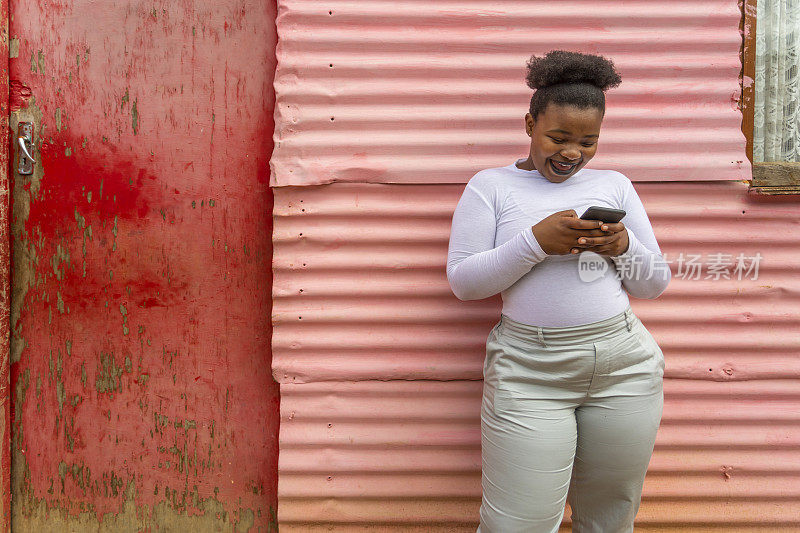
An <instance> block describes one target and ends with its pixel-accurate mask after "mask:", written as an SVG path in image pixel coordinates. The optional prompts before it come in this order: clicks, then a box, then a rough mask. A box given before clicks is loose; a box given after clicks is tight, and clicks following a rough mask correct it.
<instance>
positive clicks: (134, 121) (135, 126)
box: [131, 100, 139, 135]
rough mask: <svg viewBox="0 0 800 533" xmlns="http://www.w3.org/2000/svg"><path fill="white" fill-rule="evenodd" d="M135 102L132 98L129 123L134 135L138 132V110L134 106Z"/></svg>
mask: <svg viewBox="0 0 800 533" xmlns="http://www.w3.org/2000/svg"><path fill="white" fill-rule="evenodd" d="M137 102H138V101H137V100H134V101H133V107H132V108H131V125H132V126H133V134H134V135H137V134H138V133H139V110H138V108H137V106H136V104H137Z"/></svg>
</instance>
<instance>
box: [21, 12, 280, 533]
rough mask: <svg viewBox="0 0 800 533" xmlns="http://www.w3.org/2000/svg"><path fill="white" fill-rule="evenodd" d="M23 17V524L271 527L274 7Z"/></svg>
mask: <svg viewBox="0 0 800 533" xmlns="http://www.w3.org/2000/svg"><path fill="white" fill-rule="evenodd" d="M11 10H12V14H13V18H12V23H11V41H10V44H11V46H10V49H11V50H10V57H11V59H10V78H11V81H10V85H11V90H12V97H11V100H12V106H11V126H12V128H13V129H16V128H17V124H18V123H19V122H20V121H32V122H33V123H34V127H35V145H36V153H35V154H34V157H35V158H36V160H37V161H38V163H37V164H36V170H35V172H34V174H33V175H31V176H24V177H23V176H19V175H16V176H14V182H13V206H12V209H13V217H12V239H13V295H12V304H11V307H12V309H11V326H12V340H11V344H12V350H11V376H12V378H11V379H12V392H11V396H12V403H13V417H12V435H13V436H12V450H13V452H12V453H13V463H12V464H13V468H12V491H13V502H12V522H13V528H14V531H35V532H40V531H192V530H195V531H222V530H224V531H231V530H238V531H246V530H253V531H269V530H274V529H275V505H276V483H277V480H276V476H275V473H274V471H275V468H276V464H277V439H276V437H275V435H276V433H277V424H278V416H277V407H278V406H277V398H278V391H277V386H276V385H275V384H274V382H273V381H272V380H271V377H270V351H269V350H270V345H269V342H270V341H269V319H268V317H269V313H270V305H271V302H270V284H271V273H270V256H271V244H270V242H269V234H270V232H271V220H270V216H269V213H270V208H271V202H272V197H271V193H270V191H269V188H268V159H269V156H270V153H271V150H272V145H271V141H270V137H271V135H272V112H273V93H272V85H271V83H272V74H273V68H274V46H275V38H276V34H275V28H274V16H275V10H276V7H275V5H273V4H272V3H271V2H261V1H256V0H226V1H222V2H209V1H204V2H203V1H201V2H167V1H160V0H159V1H155V2H145V1H140V0H134V1H129V2H117V3H115V2H95V1H90V0H62V1H58V2H50V1H45V0H32V1H27V0H26V1H18V0H15V1H13V2H12V4H11ZM245 50H246V52H244V51H245Z"/></svg>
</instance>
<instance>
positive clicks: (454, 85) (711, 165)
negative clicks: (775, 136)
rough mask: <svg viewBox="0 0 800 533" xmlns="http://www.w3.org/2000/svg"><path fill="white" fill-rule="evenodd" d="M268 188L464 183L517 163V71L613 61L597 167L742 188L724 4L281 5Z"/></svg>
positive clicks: (584, 0)
mask: <svg viewBox="0 0 800 533" xmlns="http://www.w3.org/2000/svg"><path fill="white" fill-rule="evenodd" d="M278 5H279V14H278V19H277V26H278V36H279V45H278V49H277V57H278V68H277V72H276V77H275V88H276V94H277V105H276V107H275V117H276V127H275V151H274V156H273V158H272V165H273V169H274V173H273V175H272V184H273V185H280V186H285V185H310V184H322V183H331V182H383V183H463V182H465V181H466V180H467V179H469V177H470V176H472V175H473V174H474V173H475V172H476V171H477V170H480V169H482V168H486V167H491V166H495V165H496V164H497V162H498V161H505V160H510V159H511V157H515V156H518V155H519V154H522V153H524V150H525V147H526V142H527V137H526V135H525V133H524V129H523V116H524V114H525V112H526V110H527V106H528V102H529V99H530V95H531V91H530V90H529V89H528V88H527V86H526V85H525V82H524V68H525V61H526V60H527V59H528V57H530V55H531V54H534V53H536V54H541V53H544V52H546V51H548V50H550V49H553V48H567V49H580V50H583V51H588V52H594V53H602V54H606V55H608V56H609V57H611V58H613V59H614V61H615V62H616V64H617V66H618V67H619V69H620V71H621V72H622V75H623V79H624V81H623V83H622V85H621V86H620V87H619V88H617V89H614V90H612V91H610V92H609V95H608V101H609V107H608V113H607V116H606V121H605V124H604V129H603V135H602V137H601V143H600V150H599V152H598V155H597V157H596V158H595V161H593V165H594V168H613V169H616V170H620V171H622V172H624V173H626V174H627V175H629V176H630V177H631V179H633V180H635V181H653V180H664V179H677V180H732V179H736V180H740V179H749V178H750V165H749V162H748V161H747V158H746V157H744V137H743V136H742V133H741V131H740V124H741V120H742V117H741V114H740V112H739V111H738V107H737V105H738V98H739V81H738V76H739V72H740V69H741V65H740V62H739V47H740V46H741V42H742V38H741V35H740V34H739V30H738V27H739V20H740V16H741V15H740V11H739V8H738V6H737V2H736V1H735V0H672V1H670V2H663V1H656V0H638V1H621V0H601V1H598V0H578V1H574V0H572V1H553V0H546V1H543V0H538V1H535V0H506V1H499V2H491V3H486V2H477V1H474V0H473V1H469V0H458V1H454V0H447V1H435V2H423V1H418V0H409V1H405V2H388V1H386V0H358V1H354V0H350V1H345V0H331V1H329V2H315V1H310V0H279V2H278Z"/></svg>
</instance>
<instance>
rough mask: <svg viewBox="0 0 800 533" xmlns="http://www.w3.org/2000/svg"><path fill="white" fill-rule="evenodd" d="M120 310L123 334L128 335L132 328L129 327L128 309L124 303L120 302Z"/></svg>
mask: <svg viewBox="0 0 800 533" xmlns="http://www.w3.org/2000/svg"><path fill="white" fill-rule="evenodd" d="M119 312H120V313H122V334H123V335H127V334H128V333H130V330H129V329H128V309H127V308H126V307H125V306H124V305H122V304H120V305H119Z"/></svg>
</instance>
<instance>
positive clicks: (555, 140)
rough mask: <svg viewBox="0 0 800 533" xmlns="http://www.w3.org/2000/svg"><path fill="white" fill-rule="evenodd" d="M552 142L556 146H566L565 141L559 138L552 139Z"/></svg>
mask: <svg viewBox="0 0 800 533" xmlns="http://www.w3.org/2000/svg"><path fill="white" fill-rule="evenodd" d="M550 140H551V141H553V142H554V143H556V144H564V139H559V138H557V137H550Z"/></svg>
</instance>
